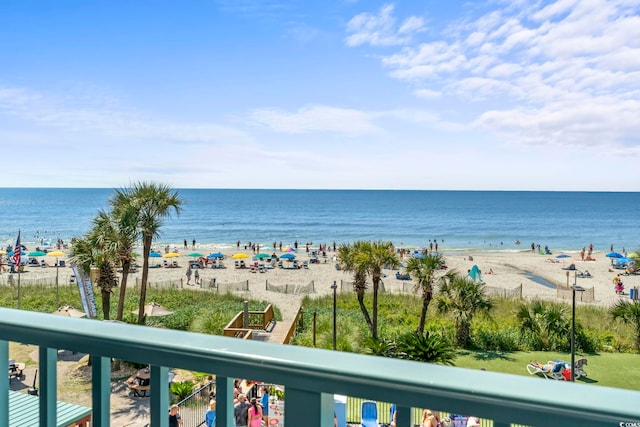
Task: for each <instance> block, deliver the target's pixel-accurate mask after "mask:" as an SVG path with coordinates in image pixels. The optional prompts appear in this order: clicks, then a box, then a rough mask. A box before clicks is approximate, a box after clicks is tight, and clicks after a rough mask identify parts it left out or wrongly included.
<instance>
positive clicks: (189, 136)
mask: <svg viewBox="0 0 640 427" xmlns="http://www.w3.org/2000/svg"><path fill="white" fill-rule="evenodd" d="M93 101H95V102H87V100H84V99H83V100H82V102H80V103H81V104H84V105H83V106H82V107H76V106H75V105H74V104H76V99H75V98H69V97H65V98H61V97H57V96H53V95H49V94H44V93H37V92H34V91H30V90H27V89H22V88H2V87H0V112H4V113H5V114H7V115H9V116H12V117H15V118H18V119H20V120H26V121H29V122H32V123H35V124H38V125H39V126H42V127H54V128H59V129H64V130H66V131H69V132H76V133H77V132H86V131H90V132H92V133H94V134H97V135H101V136H112V137H117V138H135V139H141V140H154V141H157V140H163V141H182V142H196V143H199V142H207V141H209V142H210V141H219V140H225V139H228V138H235V139H239V140H245V141H246V140H248V137H247V136H246V135H245V134H244V133H243V132H241V131H239V130H237V129H234V128H231V127H227V126H223V125H218V124H214V123H176V122H171V121H166V120H161V119H159V118H155V117H149V116H148V115H145V114H142V113H139V112H133V111H127V110H125V109H116V108H114V107H104V108H99V107H97V106H95V105H99V104H101V103H100V102H98V100H93ZM92 104H93V105H92Z"/></svg>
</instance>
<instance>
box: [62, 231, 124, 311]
mask: <svg viewBox="0 0 640 427" xmlns="http://www.w3.org/2000/svg"><path fill="white" fill-rule="evenodd" d="M100 240H101V236H100V235H99V232H98V230H96V229H95V228H94V229H92V230H91V231H89V232H88V233H87V234H86V235H85V236H84V237H82V238H74V239H72V244H73V255H72V257H71V261H72V262H75V263H76V264H78V266H79V268H80V269H81V270H82V271H83V272H84V273H85V274H87V275H89V274H90V272H91V267H92V266H95V267H97V268H98V272H99V273H98V279H97V281H96V283H95V284H96V286H98V287H99V288H100V295H101V297H102V298H101V301H102V314H103V317H104V319H106V320H108V319H109V313H110V311H111V294H112V292H113V288H115V287H116V286H118V281H117V279H116V276H115V273H114V267H113V261H112V259H113V258H112V257H111V256H112V254H110V253H109V252H107V251H104V250H103V248H102V247H100V245H99V243H98V242H99V241H100Z"/></svg>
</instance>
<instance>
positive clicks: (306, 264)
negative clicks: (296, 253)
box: [302, 261, 309, 270]
mask: <svg viewBox="0 0 640 427" xmlns="http://www.w3.org/2000/svg"><path fill="white" fill-rule="evenodd" d="M302 268H306V269H307V270H308V269H309V263H308V262H307V261H303V262H302Z"/></svg>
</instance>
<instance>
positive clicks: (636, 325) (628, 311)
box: [609, 300, 640, 351]
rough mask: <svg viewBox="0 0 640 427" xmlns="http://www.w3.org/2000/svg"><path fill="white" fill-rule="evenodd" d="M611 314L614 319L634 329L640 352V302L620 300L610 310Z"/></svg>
mask: <svg viewBox="0 0 640 427" xmlns="http://www.w3.org/2000/svg"><path fill="white" fill-rule="evenodd" d="M609 314H610V315H611V317H612V318H613V319H620V320H622V321H623V322H624V323H627V324H630V325H631V326H632V327H633V329H634V332H635V333H636V350H638V351H640V301H638V300H634V301H633V302H627V301H625V300H620V301H618V302H617V303H615V304H614V306H613V307H611V308H610V309H609Z"/></svg>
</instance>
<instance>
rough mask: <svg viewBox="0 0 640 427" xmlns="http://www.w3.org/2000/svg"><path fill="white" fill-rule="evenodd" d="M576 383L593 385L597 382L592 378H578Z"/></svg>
mask: <svg viewBox="0 0 640 427" xmlns="http://www.w3.org/2000/svg"><path fill="white" fill-rule="evenodd" d="M576 382H581V383H584V384H595V383H597V382H598V380H594V379H592V378H587V377H580V378H576Z"/></svg>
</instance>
